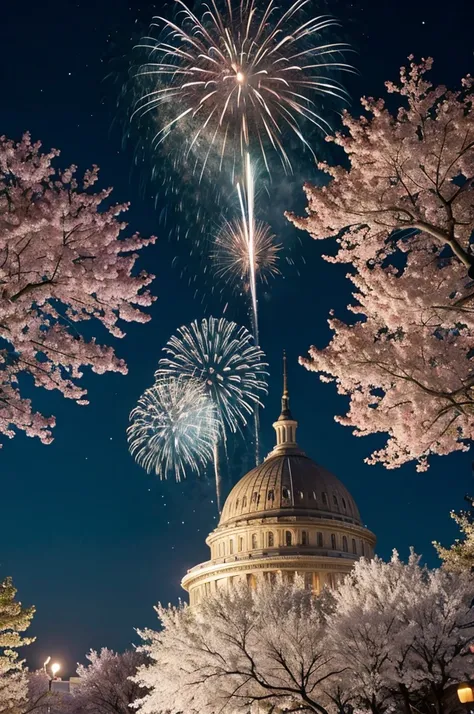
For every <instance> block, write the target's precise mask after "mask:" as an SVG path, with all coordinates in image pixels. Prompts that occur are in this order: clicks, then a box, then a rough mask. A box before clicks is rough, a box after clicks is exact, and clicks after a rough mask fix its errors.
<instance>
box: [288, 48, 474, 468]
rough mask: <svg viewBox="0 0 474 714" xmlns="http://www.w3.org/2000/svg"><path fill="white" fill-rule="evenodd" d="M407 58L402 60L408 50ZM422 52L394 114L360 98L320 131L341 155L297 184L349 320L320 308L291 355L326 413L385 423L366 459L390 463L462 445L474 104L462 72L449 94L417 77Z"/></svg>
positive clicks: (469, 373)
mask: <svg viewBox="0 0 474 714" xmlns="http://www.w3.org/2000/svg"><path fill="white" fill-rule="evenodd" d="M409 59H410V60H411V59H412V58H411V57H410V58H409ZM431 64H432V62H431V60H425V61H423V62H421V64H416V63H414V62H411V64H410V67H409V69H408V70H407V69H405V68H402V70H401V80H400V84H399V85H396V84H394V83H392V82H387V84H386V87H387V90H388V92H389V93H391V94H395V95H398V97H399V98H400V106H399V108H398V111H397V112H396V113H394V112H393V111H391V110H390V109H389V108H388V107H387V106H386V104H385V102H384V101H383V100H381V99H379V100H376V99H372V98H368V99H363V100H362V105H363V107H364V109H365V111H366V113H365V114H364V115H363V116H361V117H358V118H356V117H352V116H350V115H349V114H348V113H345V114H344V116H343V127H344V128H343V130H342V131H341V132H339V133H337V134H336V135H335V136H333V137H328V140H329V141H332V142H334V143H335V144H336V145H337V146H338V147H340V149H342V151H343V152H344V154H345V157H346V161H347V165H346V167H344V168H343V167H341V166H336V167H333V166H330V165H328V164H327V163H321V164H320V165H319V166H320V168H321V169H322V170H323V171H324V172H326V174H327V175H328V177H329V182H328V183H327V185H323V186H319V187H316V186H311V185H307V186H306V187H305V191H306V196H307V199H308V207H307V213H308V216H307V217H306V218H297V217H295V216H293V215H290V216H289V217H290V219H291V220H292V221H293V222H294V223H295V224H296V225H297V226H298V227H299V228H302V229H304V230H307V231H308V232H309V233H310V234H311V236H312V237H313V238H315V239H324V238H326V237H333V242H334V243H335V245H336V246H337V250H336V251H333V252H332V254H331V255H327V256H325V259H326V260H327V261H328V262H330V263H346V264H349V265H350V266H351V271H350V273H349V275H348V278H349V280H350V281H351V282H352V283H353V285H354V288H355V290H354V292H353V297H354V302H352V303H351V304H350V305H349V306H348V309H349V310H350V312H352V313H353V314H354V315H355V319H354V318H351V319H350V320H348V321H346V322H344V321H343V320H341V319H336V318H335V317H334V315H332V316H331V319H330V320H329V325H330V327H331V329H332V331H333V337H332V340H331V342H330V344H329V345H328V346H327V347H326V348H323V349H319V348H318V347H311V349H310V351H309V357H307V358H304V359H301V362H302V364H304V365H305V366H306V367H307V368H308V369H309V370H314V371H317V372H319V373H320V375H321V379H322V380H323V381H335V382H336V384H337V388H338V391H339V393H340V394H343V395H347V396H348V397H349V398H350V406H349V410H348V412H347V414H346V415H345V416H343V417H336V419H337V421H338V422H340V423H341V424H344V425H346V426H350V427H352V428H353V429H354V433H355V434H356V435H357V436H364V435H368V434H375V433H384V434H388V441H387V443H386V445H385V447H383V448H382V449H380V450H377V451H375V452H374V453H373V454H372V456H371V457H370V458H368V459H367V461H368V463H372V464H373V463H382V464H383V465H384V466H385V467H387V468H396V467H399V466H401V465H402V464H404V463H407V462H409V461H412V460H415V461H416V462H417V468H418V470H426V468H427V467H428V461H427V459H428V457H429V455H430V454H440V455H444V454H449V453H451V452H453V451H456V450H466V449H467V448H468V447H467V445H468V443H469V441H470V440H472V438H473V436H474V372H473V368H472V349H473V346H474V341H473V334H474V283H473V278H474V267H473V266H474V255H473V253H472V251H471V240H472V234H473V230H474V109H473V105H472V98H473V83H472V79H471V77H466V78H465V79H464V80H463V81H462V88H461V89H460V90H459V91H457V92H452V91H449V90H448V89H447V88H446V87H444V86H438V87H434V86H432V85H431V84H430V83H429V82H428V81H427V79H426V76H425V75H426V72H427V71H428V70H429V69H430V68H431Z"/></svg>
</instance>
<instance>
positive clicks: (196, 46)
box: [134, 0, 352, 171]
mask: <svg viewBox="0 0 474 714" xmlns="http://www.w3.org/2000/svg"><path fill="white" fill-rule="evenodd" d="M175 4H176V8H177V13H176V17H175V19H174V20H173V21H172V20H169V19H167V18H164V17H160V16H158V17H155V18H154V20H153V23H152V30H158V34H157V37H153V36H149V37H145V38H143V40H142V42H141V43H140V45H139V46H138V47H140V48H141V49H144V50H145V51H146V52H147V53H148V57H147V61H146V62H145V63H144V64H142V65H141V66H140V67H139V68H138V70H137V73H136V77H137V79H138V99H137V101H136V104H135V109H134V114H136V115H141V116H143V115H145V114H148V113H150V112H152V113H153V117H154V118H155V119H156V120H157V122H158V124H157V130H156V132H155V136H154V144H155V146H156V145H159V144H161V143H162V142H164V141H165V140H166V139H167V138H168V137H169V135H170V134H172V133H174V132H176V131H179V134H180V139H181V140H182V141H181V144H182V147H183V148H184V154H185V156H186V157H188V158H189V156H190V154H191V155H192V156H193V157H194V159H195V161H196V164H198V163H201V164H202V170H203V169H204V167H205V166H206V164H207V163H208V161H209V160H210V158H212V157H213V155H215V156H216V158H217V161H218V162H219V163H220V166H222V162H223V161H224V159H225V158H226V156H228V155H229V154H230V155H231V156H234V157H235V156H237V155H240V156H241V157H242V156H243V155H244V153H245V151H247V150H251V151H252V153H253V154H256V153H257V152H258V153H260V154H261V156H262V157H263V160H264V162H265V165H266V167H267V170H268V171H269V170H270V162H269V158H268V155H267V151H268V148H269V147H272V149H274V150H275V151H276V152H277V153H278V155H279V156H280V159H281V161H282V163H283V166H284V168H285V170H287V171H291V161H290V158H289V155H288V153H287V151H286V148H285V143H284V135H285V133H286V132H287V131H289V132H290V133H292V134H294V135H296V136H297V137H298V140H299V141H301V142H302V144H304V145H305V146H306V147H307V148H308V149H310V150H311V147H310V144H309V142H308V140H307V138H306V137H305V133H304V125H307V124H308V123H310V124H313V125H315V126H317V127H318V128H319V129H321V130H322V131H323V132H327V131H328V129H329V125H328V123H327V121H326V119H324V118H323V116H322V112H321V102H322V99H323V98H324V97H326V98H328V97H334V98H336V99H338V100H344V99H346V98H347V94H346V92H345V90H344V88H343V87H342V85H341V84H340V83H339V82H338V81H336V80H335V79H334V78H333V76H332V75H333V73H334V70H346V71H351V70H352V68H351V66H350V65H348V64H346V63H345V62H342V61H341V59H342V54H341V53H342V52H343V51H344V50H345V49H346V45H345V44H343V43H339V42H336V43H334V42H326V41H324V40H323V39H322V38H323V37H324V35H325V33H326V32H327V31H328V30H330V29H331V28H334V27H335V26H336V25H337V22H336V21H335V20H334V18H332V17H329V16H319V17H310V18H309V19H304V15H305V11H306V10H307V9H308V8H309V0H296V2H294V3H293V4H292V5H291V6H290V7H289V9H287V10H286V11H281V10H280V8H279V7H278V6H277V5H276V4H275V2H274V0H269V2H268V3H267V4H262V5H260V3H257V2H256V0H241V1H240V3H239V4H237V3H235V0H234V1H233V0H227V2H226V3H225V4H223V6H222V8H221V7H220V6H218V5H217V2H216V0H210V3H209V4H202V5H201V6H200V9H199V10H198V11H197V12H196V13H195V12H193V11H191V10H190V9H188V8H187V7H186V5H185V4H184V2H182V0H175ZM190 163H191V164H192V161H190Z"/></svg>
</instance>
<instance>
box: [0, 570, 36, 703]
mask: <svg viewBox="0 0 474 714" xmlns="http://www.w3.org/2000/svg"><path fill="white" fill-rule="evenodd" d="M16 593H17V591H16V589H15V587H14V586H13V582H12V579H11V578H5V580H3V582H1V583H0V714H19V712H21V711H22V705H23V704H24V703H25V700H26V699H27V692H28V680H27V675H26V670H25V669H24V662H23V661H22V660H19V659H18V652H17V649H18V648H19V647H24V646H25V645H28V644H30V643H31V642H33V639H31V638H27V637H22V636H21V634H20V633H22V632H24V631H25V630H26V629H27V628H28V627H29V625H30V622H31V619H32V617H33V615H34V612H35V609H34V607H28V608H24V607H22V605H21V603H20V602H18V600H16Z"/></svg>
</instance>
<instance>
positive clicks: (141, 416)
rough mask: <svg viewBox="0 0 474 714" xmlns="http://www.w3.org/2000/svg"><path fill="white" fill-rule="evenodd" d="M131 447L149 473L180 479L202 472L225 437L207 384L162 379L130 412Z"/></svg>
mask: <svg viewBox="0 0 474 714" xmlns="http://www.w3.org/2000/svg"><path fill="white" fill-rule="evenodd" d="M130 421H131V424H130V426H129V427H128V429H127V436H128V442H129V448H130V452H131V453H132V455H133V456H134V457H135V460H136V461H137V463H138V464H140V466H143V468H145V469H146V470H147V472H148V473H152V472H154V473H156V474H157V475H158V476H159V477H160V478H162V479H163V478H167V476H168V474H169V473H171V474H173V476H174V477H175V479H176V481H180V480H181V479H182V478H185V477H186V474H187V473H189V472H195V473H200V472H201V471H202V470H203V469H204V468H205V467H206V465H207V464H208V463H209V462H211V461H212V459H213V453H214V452H213V449H214V445H215V443H216V441H217V439H218V436H219V421H218V420H217V418H216V413H215V408H214V405H213V403H212V402H211V400H210V399H209V396H208V395H207V392H206V389H205V387H204V385H203V384H202V382H200V381H198V380H193V379H183V378H179V377H174V376H167V377H165V376H161V377H160V378H159V379H158V380H157V381H156V383H155V384H154V385H153V386H152V387H150V388H149V389H147V390H146V391H145V393H144V394H143V395H142V396H141V397H140V399H139V401H138V405H137V406H136V407H135V409H134V410H133V411H132V412H131V414H130Z"/></svg>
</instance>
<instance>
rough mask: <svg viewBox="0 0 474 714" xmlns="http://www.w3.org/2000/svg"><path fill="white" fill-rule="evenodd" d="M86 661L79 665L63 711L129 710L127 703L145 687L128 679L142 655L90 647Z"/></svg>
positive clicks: (126, 713) (120, 713)
mask: <svg viewBox="0 0 474 714" xmlns="http://www.w3.org/2000/svg"><path fill="white" fill-rule="evenodd" d="M87 659H88V660H89V664H88V665H85V666H84V665H79V667H78V669H77V674H78V676H79V681H78V682H77V683H76V684H75V685H74V688H73V689H72V692H71V694H72V696H71V697H70V698H69V700H68V702H66V705H67V709H66V712H67V714H86V713H87V712H90V714H130V711H131V710H130V705H131V704H132V703H133V702H134V701H135V700H136V699H138V698H139V697H142V696H143V695H144V694H145V693H146V690H144V689H143V688H142V687H141V686H140V685H139V684H137V683H136V682H134V681H133V680H132V677H133V676H134V675H136V673H137V669H138V667H140V666H142V665H144V664H145V662H146V657H145V656H144V655H143V654H142V653H139V652H137V651H136V650H126V651H125V652H123V653H117V652H113V651H112V650H109V649H107V648H103V649H101V651H100V652H96V651H94V650H91V652H89V654H88V655H87Z"/></svg>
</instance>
